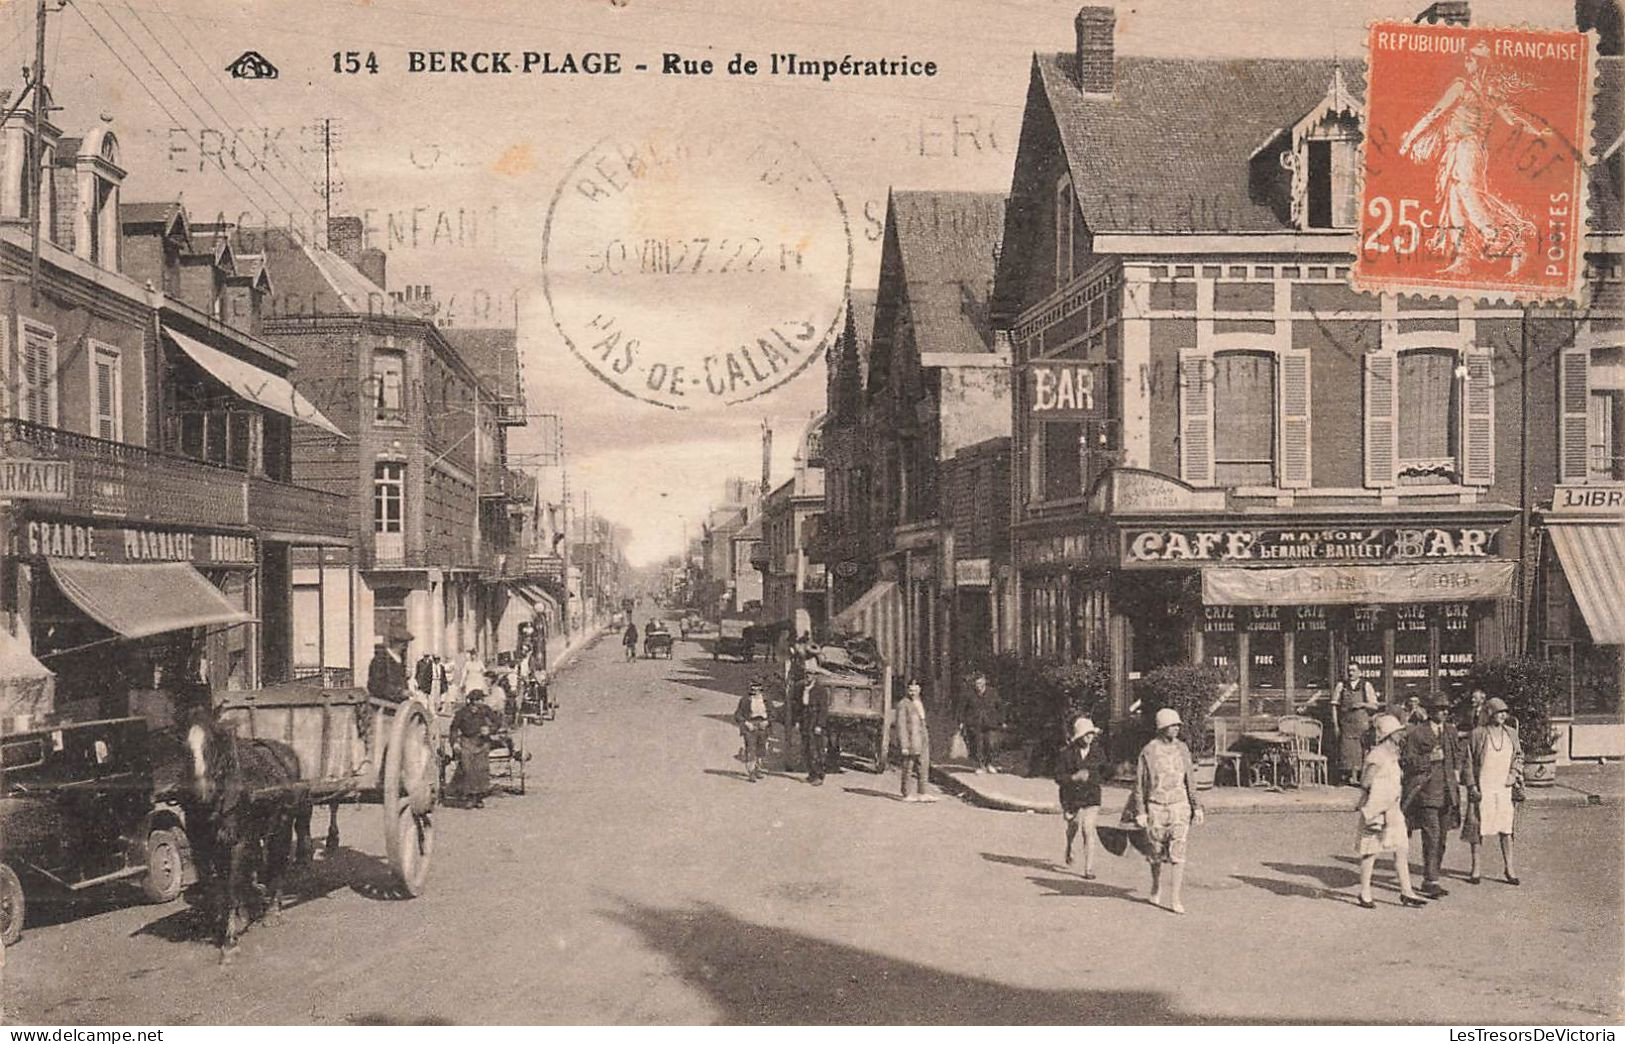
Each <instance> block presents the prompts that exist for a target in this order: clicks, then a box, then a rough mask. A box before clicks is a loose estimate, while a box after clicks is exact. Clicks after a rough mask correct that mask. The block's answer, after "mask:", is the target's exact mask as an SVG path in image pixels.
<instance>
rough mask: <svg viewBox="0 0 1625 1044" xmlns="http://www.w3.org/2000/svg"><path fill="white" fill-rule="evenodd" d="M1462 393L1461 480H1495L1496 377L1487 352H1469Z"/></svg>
mask: <svg viewBox="0 0 1625 1044" xmlns="http://www.w3.org/2000/svg"><path fill="white" fill-rule="evenodd" d="M1465 361H1466V364H1467V380H1466V386H1465V388H1464V389H1463V394H1462V397H1461V398H1462V425H1461V431H1462V444H1461V483H1462V485H1464V486H1490V485H1494V484H1495V379H1494V376H1495V375H1494V369H1493V368H1492V366H1491V365H1490V364H1491V356H1490V354H1489V353H1488V352H1468V353H1467V354H1466V356H1465Z"/></svg>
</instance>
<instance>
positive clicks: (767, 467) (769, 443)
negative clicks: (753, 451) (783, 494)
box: [762, 421, 773, 497]
mask: <svg viewBox="0 0 1625 1044" xmlns="http://www.w3.org/2000/svg"><path fill="white" fill-rule="evenodd" d="M772 478H773V429H772V428H769V427H768V426H767V421H763V422H762V496H764V497H765V496H767V495H768V494H769V493H771V492H772V491H773V485H772Z"/></svg>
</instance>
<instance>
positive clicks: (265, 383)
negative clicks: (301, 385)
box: [164, 326, 349, 438]
mask: <svg viewBox="0 0 1625 1044" xmlns="http://www.w3.org/2000/svg"><path fill="white" fill-rule="evenodd" d="M164 335H165V336H166V337H168V338H169V339H170V340H171V341H174V342H175V346H176V347H177V348H179V349H180V350H181V351H183V352H185V353H186V354H187V355H189V356H191V357H192V361H193V362H195V363H197V364H198V365H199V366H201V367H203V368H204V369H205V370H208V371H209V373H211V374H213V375H214V376H215V378H216V379H218V380H219V381H220V383H222V384H224V385H225V386H226V387H228V388H230V389H231V390H232V391H234V392H236V393H237V394H238V395H240V396H242V397H243V398H245V399H247V400H248V401H249V402H252V403H257V404H258V405H260V406H264V407H265V408H266V409H268V410H275V411H276V412H277V413H281V414H284V415H286V416H289V417H292V418H293V419H294V420H296V421H304V422H305V423H306V424H313V425H315V426H316V427H318V428H321V429H322V430H323V431H327V432H331V433H332V434H334V435H337V436H339V437H340V438H348V437H349V436H347V435H345V434H344V432H343V431H341V430H340V429H339V427H338V425H336V424H334V423H333V422H332V421H330V420H328V419H327V418H326V417H324V416H322V412H321V411H320V410H318V409H317V408H316V407H315V405H313V404H312V403H311V401H310V400H309V399H307V398H305V397H304V396H303V395H300V394H299V392H298V390H297V389H296V388H294V386H293V385H292V384H290V383H289V382H288V379H287V378H286V377H278V376H277V375H276V374H274V373H270V372H269V371H266V370H262V369H260V368H259V367H258V366H255V365H254V364H253V363H249V362H244V361H243V360H241V359H238V358H235V357H233V356H230V355H227V354H226V353H225V352H222V351H220V350H219V349H217V348H210V347H209V346H208V345H206V344H204V343H203V342H201V341H199V340H197V339H196V338H193V337H188V336H186V335H185V334H183V333H176V332H175V331H174V330H171V329H170V328H169V327H167V326H166V327H164Z"/></svg>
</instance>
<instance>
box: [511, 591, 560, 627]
mask: <svg viewBox="0 0 1625 1044" xmlns="http://www.w3.org/2000/svg"><path fill="white" fill-rule="evenodd" d="M509 586H510V587H512V588H513V592H514V594H516V595H518V596H519V597H520V598H523V599H524V600H525V601H527V602H529V603H530V604H531V606H532V608H535V609H540V610H542V611H543V612H546V613H548V614H549V615H550V616H551V617H552V618H553V619H555V620H556V619H558V617H559V603H558V600H557V599H555V598H554V597H553V596H552V595H550V594H548V593H547V592H546V591H544V590H542V589H541V588H540V587H537V586H536V585H535V584H531V583H516V584H510V585H509Z"/></svg>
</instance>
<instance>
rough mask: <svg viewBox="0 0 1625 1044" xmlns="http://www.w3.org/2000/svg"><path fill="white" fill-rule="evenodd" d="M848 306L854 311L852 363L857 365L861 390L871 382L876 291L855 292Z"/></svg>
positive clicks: (848, 300) (849, 298) (849, 299)
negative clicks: (870, 348) (870, 370)
mask: <svg viewBox="0 0 1625 1044" xmlns="http://www.w3.org/2000/svg"><path fill="white" fill-rule="evenodd" d="M847 304H848V305H849V307H850V308H851V309H852V334H853V340H852V345H851V350H852V353H853V355H852V361H853V362H854V363H856V364H857V375H858V387H860V388H861V387H863V385H864V384H866V383H867V382H868V380H869V346H870V345H872V344H873V343H874V340H875V291H873V290H854V291H852V293H851V295H850V296H849V297H848V299H847Z"/></svg>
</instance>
